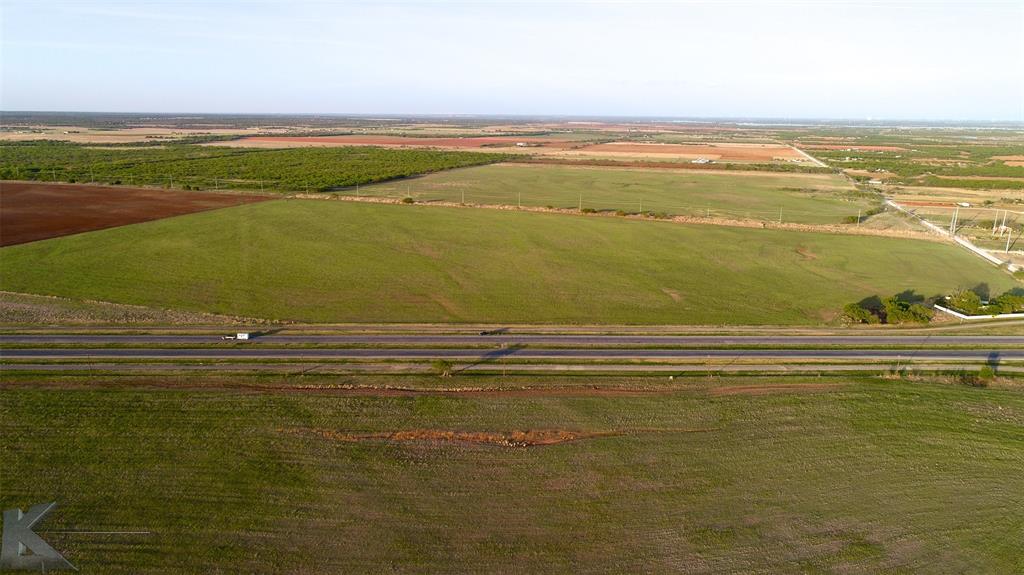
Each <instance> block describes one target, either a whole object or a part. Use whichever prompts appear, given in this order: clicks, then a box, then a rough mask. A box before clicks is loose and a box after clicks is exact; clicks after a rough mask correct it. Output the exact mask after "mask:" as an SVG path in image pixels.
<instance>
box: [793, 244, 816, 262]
mask: <svg viewBox="0 0 1024 575" xmlns="http://www.w3.org/2000/svg"><path fill="white" fill-rule="evenodd" d="M796 253H798V254H800V257H802V258H804V259H805V260H816V259H818V254H816V253H814V252H812V251H811V250H809V249H808V248H806V247H804V246H800V247H798V248H796Z"/></svg>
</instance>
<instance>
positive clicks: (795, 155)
mask: <svg viewBox="0 0 1024 575" xmlns="http://www.w3.org/2000/svg"><path fill="white" fill-rule="evenodd" d="M578 151H579V153H580V154H592V155H608V156H634V157H635V156H664V157H669V156H676V157H679V158H698V157H702V158H708V159H712V160H721V161H723V162H728V161H735V162H768V161H772V160H776V159H785V160H803V159H804V158H803V156H801V155H800V153H799V152H797V151H796V150H794V149H793V148H790V147H789V146H780V145H772V144H763V145H761V144H647V143H636V142H610V143H607V144H595V145H593V146H587V147H585V148H580V149H579V150H578Z"/></svg>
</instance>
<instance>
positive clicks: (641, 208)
mask: <svg viewBox="0 0 1024 575" xmlns="http://www.w3.org/2000/svg"><path fill="white" fill-rule="evenodd" d="M640 215H641V216H642V215H644V199H643V198H640Z"/></svg>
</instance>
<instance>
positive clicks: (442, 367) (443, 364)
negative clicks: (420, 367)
mask: <svg viewBox="0 0 1024 575" xmlns="http://www.w3.org/2000/svg"><path fill="white" fill-rule="evenodd" d="M431 365H432V367H433V368H434V371H435V372H436V373H437V374H438V375H440V376H441V377H451V375H452V364H451V362H450V361H446V360H443V359H438V360H435V361H434V363H433V364H431Z"/></svg>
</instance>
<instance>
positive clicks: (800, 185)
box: [344, 164, 878, 224]
mask: <svg viewBox="0 0 1024 575" xmlns="http://www.w3.org/2000/svg"><path fill="white" fill-rule="evenodd" d="M344 193H346V194H354V193H355V191H354V190H346V191H345V192H344ZM358 193H359V194H360V195H365V196H384V197H405V196H411V197H413V198H416V199H418V200H443V201H448V202H461V201H465V202H466V203H470V204H492V205H493V204H498V205H512V206H515V205H520V204H521V205H523V206H534V207H543V206H552V207H556V208H579V207H580V205H581V204H582V206H583V208H591V209H595V210H609V211H615V210H622V211H624V212H627V213H639V212H640V211H641V209H642V210H643V211H645V212H655V213H661V212H664V213H668V214H674V215H690V216H708V215H710V216H713V217H728V218H749V219H758V220H768V221H773V222H774V221H778V220H779V218H780V216H781V218H782V221H784V222H797V223H811V224H838V223H841V222H842V221H843V219H844V218H847V217H851V216H853V217H856V216H857V214H858V213H865V212H867V211H868V210H869V209H870V208H871V207H872V206H873V205H874V204H877V203H878V200H877V198H874V197H871V196H865V195H864V194H861V193H859V192H857V191H856V190H855V189H854V188H853V186H852V185H851V184H850V183H849V182H848V181H847V180H846V179H844V178H843V177H842V176H838V175H835V174H814V175H808V174H772V173H749V172H748V173H744V174H723V173H701V172H695V171H693V170H690V171H689V172H686V173H681V172H679V171H670V170H663V171H659V170H630V169H617V168H586V167H574V166H524V165H515V164H500V165H490V166H480V167H473V168H464V169H458V170H451V171H447V172H439V173H436V174H430V175H428V176H424V177H417V178H412V179H407V180H401V181H394V182H386V183H381V184H375V185H371V186H361V187H360V188H359V192H358Z"/></svg>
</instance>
